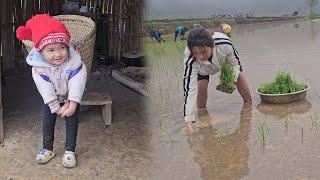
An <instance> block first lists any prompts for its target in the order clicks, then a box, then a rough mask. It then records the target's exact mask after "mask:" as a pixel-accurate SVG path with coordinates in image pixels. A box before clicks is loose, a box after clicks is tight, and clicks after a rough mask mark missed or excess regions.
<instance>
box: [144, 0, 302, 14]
mask: <svg viewBox="0 0 320 180" xmlns="http://www.w3.org/2000/svg"><path fill="white" fill-rule="evenodd" d="M145 1H146V8H145V10H146V11H145V13H146V14H145V15H146V17H152V18H171V17H203V16H207V17H209V16H210V14H212V13H237V12H247V11H250V10H253V11H254V12H255V15H257V16H272V15H282V14H289V13H291V12H292V11H293V10H299V12H301V13H303V14H304V13H305V12H306V10H307V9H308V5H307V3H306V0H145Z"/></svg>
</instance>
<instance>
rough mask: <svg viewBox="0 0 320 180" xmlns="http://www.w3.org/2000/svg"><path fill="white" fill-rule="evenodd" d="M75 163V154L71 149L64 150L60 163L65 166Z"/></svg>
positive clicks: (71, 166)
mask: <svg viewBox="0 0 320 180" xmlns="http://www.w3.org/2000/svg"><path fill="white" fill-rule="evenodd" d="M76 164H77V160H76V156H75V155H74V152H72V151H66V152H65V153H64V155H63V158H62V165H63V166H64V167H66V168H73V167H75V166H76Z"/></svg>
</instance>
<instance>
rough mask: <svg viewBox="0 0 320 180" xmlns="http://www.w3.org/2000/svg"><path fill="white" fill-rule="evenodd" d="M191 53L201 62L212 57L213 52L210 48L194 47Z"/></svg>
mask: <svg viewBox="0 0 320 180" xmlns="http://www.w3.org/2000/svg"><path fill="white" fill-rule="evenodd" d="M191 51H192V55H193V57H195V58H196V59H198V60H201V61H206V60H208V59H209V57H210V56H211V54H212V51H213V50H212V48H211V47H208V46H194V47H193V48H192V49H191Z"/></svg>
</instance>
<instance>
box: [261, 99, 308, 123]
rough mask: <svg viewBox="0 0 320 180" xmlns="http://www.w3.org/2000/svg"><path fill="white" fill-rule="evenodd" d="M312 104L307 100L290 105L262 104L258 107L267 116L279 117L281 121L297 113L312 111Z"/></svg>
mask: <svg viewBox="0 0 320 180" xmlns="http://www.w3.org/2000/svg"><path fill="white" fill-rule="evenodd" d="M310 108H311V103H310V102H309V101H307V100H303V101H297V102H294V103H290V104H266V103H260V104H259V105H258V106H257V109H258V110H259V112H261V113H263V114H267V115H273V116H277V117H278V118H280V119H283V118H286V117H287V116H289V115H291V114H293V113H296V114H303V113H306V112H308V111H309V110H310Z"/></svg>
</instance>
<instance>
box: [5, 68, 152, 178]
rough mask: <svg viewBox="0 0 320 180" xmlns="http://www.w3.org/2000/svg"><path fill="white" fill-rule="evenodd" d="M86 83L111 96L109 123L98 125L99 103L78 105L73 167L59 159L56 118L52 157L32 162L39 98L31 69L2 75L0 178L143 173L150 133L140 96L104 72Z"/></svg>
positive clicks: (60, 134)
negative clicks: (78, 118)
mask: <svg viewBox="0 0 320 180" xmlns="http://www.w3.org/2000/svg"><path fill="white" fill-rule="evenodd" d="M88 88H89V89H90V88H96V89H99V90H102V91H107V92H109V93H110V95H111V97H112V101H113V104H112V108H113V109H112V125H111V126H109V127H107V128H106V127H105V126H104V122H103V120H102V117H101V108H99V107H98V106H97V107H95V106H93V107H92V106H87V107H82V109H81V112H80V122H79V130H78V139H77V147H76V156H77V167H76V168H73V169H66V168H64V167H63V166H62V165H61V160H62V155H63V153H64V142H65V125H64V121H63V120H61V119H59V118H58V119H57V123H56V130H55V144H54V152H55V153H56V157H55V158H54V159H52V160H51V161H50V162H49V163H47V164H45V165H38V164H37V163H36V162H35V156H36V154H37V152H38V150H39V148H40V147H41V146H42V127H41V126H42V125H41V124H42V121H41V114H40V106H41V104H42V99H41V97H40V95H39V94H38V92H37V90H36V87H35V85H34V83H33V81H32V79H31V74H27V75H24V76H21V77H10V78H7V79H6V85H5V86H4V88H3V91H4V125H5V142H4V144H3V145H1V146H0V159H1V161H0V179H43V178H44V177H46V179H146V178H147V177H148V174H149V173H148V166H149V164H150V162H151V160H150V157H149V155H148V154H149V152H148V149H149V147H148V144H149V141H150V136H151V134H150V133H149V131H148V128H147V119H146V118H145V113H144V101H145V98H144V97H143V96H141V95H139V94H137V93H135V92H133V91H132V90H130V89H128V88H126V87H124V86H123V85H121V84H120V83H118V82H116V81H114V80H113V79H111V78H110V77H108V76H107V77H104V76H103V75H101V74H100V75H99V76H96V77H92V78H91V79H90V80H89V85H88Z"/></svg>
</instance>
